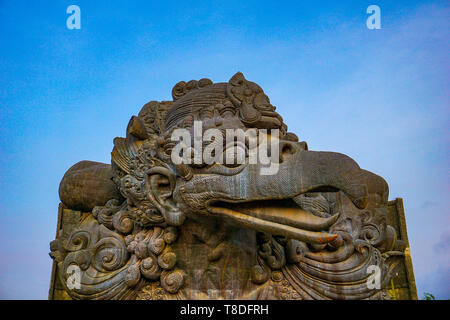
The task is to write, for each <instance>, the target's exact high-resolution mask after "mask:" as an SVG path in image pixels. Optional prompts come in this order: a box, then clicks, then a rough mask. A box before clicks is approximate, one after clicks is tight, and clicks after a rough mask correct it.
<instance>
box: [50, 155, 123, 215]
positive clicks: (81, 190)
mask: <svg viewBox="0 0 450 320" xmlns="http://www.w3.org/2000/svg"><path fill="white" fill-rule="evenodd" d="M112 177H113V175H112V170H111V165H109V164H106V163H100V162H93V161H80V162H78V163H77V164H75V165H73V166H72V167H71V168H70V169H69V170H67V172H66V174H65V175H64V177H63V179H62V180H61V183H60V185H59V197H60V199H61V201H62V203H64V205H66V206H67V207H68V208H71V209H74V210H80V211H91V210H92V209H93V208H94V207H95V206H102V205H104V204H105V203H106V202H107V201H108V200H110V199H118V200H123V197H122V196H121V194H120V192H119V189H118V188H117V186H116V185H115V184H114V182H113V181H112Z"/></svg>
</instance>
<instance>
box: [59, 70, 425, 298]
mask: <svg viewBox="0 0 450 320" xmlns="http://www.w3.org/2000/svg"><path fill="white" fill-rule="evenodd" d="M172 96H173V101H163V102H157V101H151V102H149V103H148V104H146V105H145V106H144V107H143V108H142V110H141V112H140V113H139V115H138V116H133V117H132V118H131V120H130V121H129V123H128V126H127V130H126V137H125V138H116V139H114V149H113V151H112V153H111V160H112V161H111V166H110V165H107V164H99V163H93V162H86V161H83V162H80V163H78V164H77V165H75V166H74V167H72V168H71V169H69V171H68V172H67V173H66V175H65V176H64V178H63V181H62V182H61V186H60V197H61V201H62V202H63V203H64V207H63V208H62V209H61V210H60V219H61V215H62V216H63V217H65V216H66V215H67V216H74V217H78V218H76V219H75V220H76V221H75V223H70V224H69V223H68V224H67V226H65V225H64V223H62V225H61V224H59V227H58V230H59V231H58V233H57V237H56V240H54V241H53V242H52V243H51V256H52V258H54V261H55V262H54V278H53V279H54V280H53V282H52V287H51V293H50V297H51V298H67V297H69V296H70V297H71V298H74V299H388V298H411V299H412V298H415V297H416V293H415V291H414V284H413V282H414V277H413V274H412V265H411V264H410V260H408V257H409V244H408V239H407V236H406V225H405V224H404V215H403V207H401V208H400V206H399V205H398V203H400V202H399V201H401V200H396V201H397V202H395V203H396V210H393V209H392V206H393V204H392V203H393V202H388V194H389V188H388V185H387V183H386V181H385V180H384V179H383V178H381V177H379V176H377V175H375V174H373V173H371V172H369V171H366V170H363V169H361V168H360V167H359V166H358V164H357V163H356V162H355V161H354V160H353V159H351V158H349V157H348V156H346V155H343V154H339V153H333V152H320V151H310V150H308V146H307V143H306V142H299V141H298V138H297V136H296V135H295V134H293V133H290V132H288V131H287V126H286V125H285V124H284V122H283V119H282V117H281V116H280V115H279V114H278V113H277V112H276V111H275V107H274V106H273V105H272V104H271V103H270V100H269V98H268V97H267V96H266V95H265V94H264V91H263V90H262V89H261V88H260V87H259V86H258V85H257V84H256V83H254V82H250V81H248V80H246V79H245V77H244V76H243V75H242V74H241V73H237V74H236V75H234V76H233V77H232V78H231V79H230V81H229V82H227V83H213V82H212V81H211V80H209V79H201V80H199V81H196V80H191V81H188V82H184V81H182V82H179V83H178V84H176V85H175V87H174V88H173V90H172ZM195 123H197V124H198V123H201V126H202V128H203V129H202V131H201V133H205V131H206V130H207V129H215V130H216V131H215V132H216V133H217V132H219V133H225V132H226V131H227V130H229V129H234V130H236V129H242V130H244V131H247V132H249V130H253V129H255V130H256V129H257V130H259V131H257V133H258V137H263V138H265V139H267V141H268V142H267V144H270V145H271V147H270V151H271V157H272V160H273V157H275V158H277V159H276V160H277V161H276V162H277V166H276V168H277V170H276V171H274V172H272V173H271V174H262V173H261V172H265V169H267V166H268V164H267V163H261V162H257V163H254V162H252V161H251V160H250V159H251V154H252V152H253V151H254V150H255V148H256V147H255V146H252V144H251V142H250V140H249V139H248V140H245V141H243V142H242V143H241V142H239V141H234V140H231V142H230V141H228V142H227V141H225V140H224V141H222V142H220V140H216V139H217V137H215V139H214V140H213V141H214V143H217V144H218V145H220V148H221V149H220V148H219V149H220V150H221V151H220V150H219V149H214V156H217V158H216V159H221V157H224V155H225V151H224V150H227V149H229V148H230V147H236V148H238V149H239V148H241V150H242V151H243V154H244V162H242V163H239V162H232V163H228V164H223V163H220V161H215V162H213V163H208V162H207V161H206V160H205V159H203V161H201V162H200V163H198V162H195V163H186V162H183V163H177V162H175V161H174V160H173V159H174V158H172V155H173V152H174V150H175V149H176V147H177V146H176V143H175V142H174V141H173V139H172V138H173V134H174V132H175V131H176V130H178V129H183V130H185V131H184V132H189V133H191V134H192V135H191V136H194V137H195V130H196V124H195ZM267 129H271V130H272V131H270V132H269V131H264V130H267ZM274 130H278V132H279V133H280V135H279V140H278V139H276V135H275V132H277V131H274ZM213 141H212V140H208V139H204V140H203V141H202V142H201V143H200V147H201V151H203V152H204V151H205V150H207V149H208V148H209V147H211V146H214V144H213ZM258 141H259V144H258V145H257V148H259V149H261V148H262V147H264V148H266V145H265V144H264V143H261V141H262V140H258ZM272 142H276V144H274V145H272ZM230 143H231V144H230ZM194 145H195V138H194ZM238 149H235V151H234V152H235V153H237V152H238V151H236V150H238ZM267 149H268V147H267ZM216 151H217V152H216ZM266 151H267V150H266ZM188 156H190V154H188ZM194 159H195V158H194ZM399 208H400V209H399ZM73 210H80V211H85V213H81V212H79V215H78V216H76V215H74V214H73V213H74V212H76V211H73ZM402 219H403V220H402ZM402 221H403V222H402ZM409 259H410V258H409ZM408 261H409V262H408ZM73 267H76V268H78V269H79V274H80V277H79V286H75V287H73V286H72V285H70V283H69V281H71V278H70V277H71V273H70V270H71V268H73ZM375 270H378V271H379V272H380V273H379V277H378V278H377V280H376V281H378V280H379V281H378V284H379V285H378V286H377V285H375V286H372V285H370V284H371V283H372V281H371V280H373V276H371V273H372V272H373V271H375Z"/></svg>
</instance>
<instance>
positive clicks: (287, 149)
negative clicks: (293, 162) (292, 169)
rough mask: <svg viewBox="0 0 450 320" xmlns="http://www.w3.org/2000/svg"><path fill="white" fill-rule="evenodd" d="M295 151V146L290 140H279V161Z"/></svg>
mask: <svg viewBox="0 0 450 320" xmlns="http://www.w3.org/2000/svg"><path fill="white" fill-rule="evenodd" d="M296 152H297V148H296V147H295V146H294V144H293V143H292V142H286V141H283V142H281V145H280V162H283V161H285V160H286V159H287V158H289V157H290V156H292V155H293V154H295V153H296Z"/></svg>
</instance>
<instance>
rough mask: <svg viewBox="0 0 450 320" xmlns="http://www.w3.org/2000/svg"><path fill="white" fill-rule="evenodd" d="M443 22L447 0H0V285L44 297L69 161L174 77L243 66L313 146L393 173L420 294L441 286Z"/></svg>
mask: <svg viewBox="0 0 450 320" xmlns="http://www.w3.org/2000/svg"><path fill="white" fill-rule="evenodd" d="M71 4H76V5H78V6H79V7H80V8H81V29H80V30H69V29H67V27H66V19H67V17H68V16H69V15H68V14H66V8H67V7H68V6H69V5H71ZM371 4H376V5H378V6H379V7H380V8H381V26H382V29H380V30H369V29H367V27H366V19H367V17H368V16H369V15H368V14H366V8H367V7H368V6H369V5H371ZM449 21H450V6H449V3H448V1H292V2H290V1H270V2H269V1H217V2H216V1H208V2H206V1H204V2H203V1H202V2H200V1H198V2H191V1H177V2H175V1H78V0H74V1H33V2H31V1H19V0H14V1H12V0H11V1H10V0H2V1H0V39H1V50H0V155H1V157H0V298H3V299H10V298H14V299H46V298H47V294H48V287H49V281H50V272H51V259H50V258H49V256H48V252H49V242H50V241H51V240H53V239H54V237H55V229H56V218H57V207H58V202H59V199H58V185H59V181H60V179H61V178H62V176H63V174H64V172H65V171H66V170H67V169H68V168H69V167H70V166H71V165H73V164H74V163H76V162H77V161H80V160H84V159H86V160H94V161H100V162H107V163H108V162H109V161H110V152H111V150H112V141H113V138H114V137H116V136H124V134H125V128H126V125H127V123H128V120H129V118H130V117H131V116H132V115H133V114H137V113H138V112H139V110H140V108H141V107H142V106H143V105H144V104H145V103H146V102H148V101H150V100H170V99H171V89H172V87H173V85H174V84H175V83H177V82H178V81H181V80H190V79H200V78H203V77H207V78H210V79H212V80H213V81H215V82H223V81H228V80H229V78H230V77H231V76H232V75H233V74H234V73H235V72H237V71H241V72H243V73H244V74H245V76H246V78H247V79H249V80H252V81H255V82H257V83H259V84H260V85H261V86H262V88H263V89H264V90H265V92H266V93H267V94H268V95H269V97H270V99H271V102H272V103H273V104H274V105H276V106H277V110H278V111H279V113H280V114H281V115H282V116H283V118H284V119H285V122H286V123H287V125H288V127H289V130H290V131H292V132H295V133H296V134H297V135H298V136H299V137H300V139H301V140H305V141H307V142H308V145H309V147H310V149H311V150H330V151H336V152H341V153H345V154H347V155H349V156H350V157H352V158H353V159H355V160H356V161H357V162H358V163H359V164H360V166H361V167H363V168H365V169H368V170H370V171H372V172H375V173H377V174H379V175H381V176H383V177H384V178H385V179H386V180H387V181H388V183H389V185H390V199H394V198H395V197H402V198H403V199H404V202H405V210H406V218H407V224H408V233H409V238H410V244H411V252H412V258H413V263H414V270H415V276H416V281H417V285H418V290H419V297H422V296H423V292H431V293H433V294H435V295H436V296H437V297H438V298H442V299H449V298H450V245H449V243H450V227H449V216H450V215H449V209H448V208H449V206H450V201H449V195H448V194H449V191H450V184H449V172H450V170H449V169H450V165H449V159H450V157H449V142H450V140H449V132H448V131H449V130H448V128H449V120H450V119H449V118H450V117H449V115H450V112H449V107H450V99H449V78H450V77H449V75H450V72H449V71H450V70H449V52H450V50H449V49H450V44H449V40H450V35H449V30H450V25H449V24H450V23H449Z"/></svg>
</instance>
